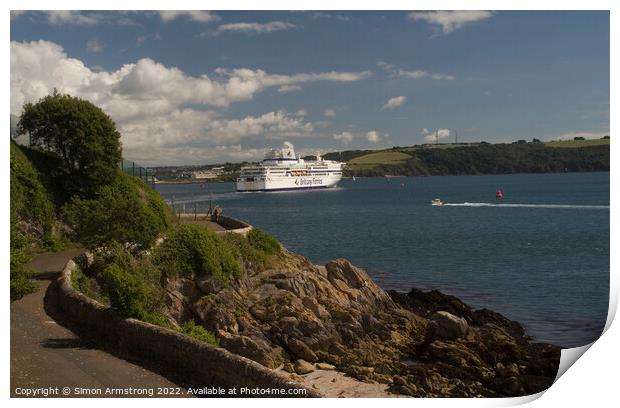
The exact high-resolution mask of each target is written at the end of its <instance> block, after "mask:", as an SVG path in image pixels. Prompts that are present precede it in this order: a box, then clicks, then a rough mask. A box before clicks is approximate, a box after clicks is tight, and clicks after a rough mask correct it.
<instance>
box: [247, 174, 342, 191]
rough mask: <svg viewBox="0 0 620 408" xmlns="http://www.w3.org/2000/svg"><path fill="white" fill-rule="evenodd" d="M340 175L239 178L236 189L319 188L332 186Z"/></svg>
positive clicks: (290, 189) (281, 189) (282, 189)
mask: <svg viewBox="0 0 620 408" xmlns="http://www.w3.org/2000/svg"><path fill="white" fill-rule="evenodd" d="M340 179H341V177H340V176H328V177H281V178H268V179H266V180H254V181H247V180H239V181H237V191H239V192H250V191H292V190H311V189H312V190H313V189H319V188H329V187H334V186H335V185H336V184H338V182H339V181H340Z"/></svg>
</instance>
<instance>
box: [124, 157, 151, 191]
mask: <svg viewBox="0 0 620 408" xmlns="http://www.w3.org/2000/svg"><path fill="white" fill-rule="evenodd" d="M120 168H121V170H123V171H124V172H125V173H127V174H129V175H130V176H134V177H138V178H140V179H142V181H144V182H145V183H146V184H148V185H150V186H151V187H153V186H154V184H155V176H154V175H153V170H151V169H148V168H146V167H142V166H140V165H139V164H138V163H136V162H134V161H131V160H125V159H123V160H122V162H121V163H120Z"/></svg>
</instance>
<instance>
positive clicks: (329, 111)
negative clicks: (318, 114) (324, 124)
mask: <svg viewBox="0 0 620 408" xmlns="http://www.w3.org/2000/svg"><path fill="white" fill-rule="evenodd" d="M323 115H324V116H325V117H326V118H334V117H336V110H334V109H325V111H323Z"/></svg>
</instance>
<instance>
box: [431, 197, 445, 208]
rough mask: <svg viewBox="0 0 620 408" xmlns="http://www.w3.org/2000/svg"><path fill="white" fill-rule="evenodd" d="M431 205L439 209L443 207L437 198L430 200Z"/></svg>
mask: <svg viewBox="0 0 620 408" xmlns="http://www.w3.org/2000/svg"><path fill="white" fill-rule="evenodd" d="M431 205H434V206H437V207H441V206H442V205H443V202H442V201H441V199H439V198H434V199H432V200H431Z"/></svg>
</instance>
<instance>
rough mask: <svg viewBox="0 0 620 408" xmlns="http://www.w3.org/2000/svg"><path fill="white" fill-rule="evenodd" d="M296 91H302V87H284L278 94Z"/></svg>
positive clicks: (279, 89) (280, 88)
mask: <svg viewBox="0 0 620 408" xmlns="http://www.w3.org/2000/svg"><path fill="white" fill-rule="evenodd" d="M295 91H301V86H299V85H282V86H281V87H279V88H278V92H280V93H288V92H295Z"/></svg>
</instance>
